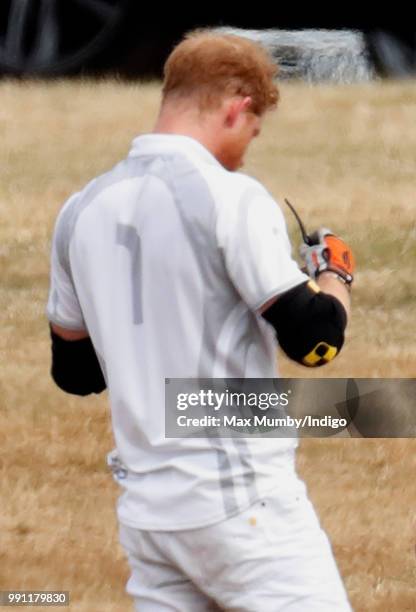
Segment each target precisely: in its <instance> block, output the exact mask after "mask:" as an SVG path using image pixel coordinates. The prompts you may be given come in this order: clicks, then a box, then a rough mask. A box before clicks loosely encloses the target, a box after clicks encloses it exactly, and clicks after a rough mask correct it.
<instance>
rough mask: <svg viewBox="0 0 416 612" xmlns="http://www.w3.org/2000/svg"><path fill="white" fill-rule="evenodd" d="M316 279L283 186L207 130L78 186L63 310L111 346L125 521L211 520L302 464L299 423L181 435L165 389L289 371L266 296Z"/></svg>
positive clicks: (163, 141)
mask: <svg viewBox="0 0 416 612" xmlns="http://www.w3.org/2000/svg"><path fill="white" fill-rule="evenodd" d="M305 280H308V277H307V276H305V275H304V274H303V273H302V272H301V271H300V269H299V267H298V265H297V264H296V262H295V261H294V260H293V259H292V257H291V249H290V243H289V239H288V235H287V230H286V225H285V221H284V218H283V215H282V212H281V210H280V208H279V207H278V205H277V204H276V202H275V201H274V200H273V198H272V197H271V196H270V194H269V193H268V192H267V191H266V190H265V189H264V187H262V185H260V184H259V183H258V182H257V181H256V180H254V179H252V178H250V177H248V176H246V175H244V174H241V173H237V172H229V171H227V170H225V169H224V168H223V167H222V166H221V164H220V163H219V162H218V161H217V160H216V159H215V158H214V157H213V156H212V155H211V153H210V152H209V151H207V150H206V149H205V148H204V147H203V146H202V145H201V144H200V143H198V142H197V141H195V140H193V139H192V138H189V137H185V136H178V135H164V134H149V135H144V136H140V137H138V138H136V139H135V140H134V142H133V146H132V149H131V151H130V153H129V155H128V157H127V158H126V159H125V160H123V161H122V162H120V163H119V164H118V165H117V166H115V168H113V169H112V170H111V171H109V172H108V173H106V174H104V175H102V176H100V177H98V178H97V179H95V180H93V181H92V182H91V183H89V185H87V186H86V187H85V189H83V190H82V191H81V192H80V193H77V194H75V195H74V196H72V197H71V198H70V199H69V200H68V202H67V203H66V204H65V206H64V207H63V208H62V210H61V212H60V214H59V217H58V219H57V223H56V227H55V232H54V237H53V247H52V273H51V288H50V296H49V301H48V307H47V312H48V317H49V319H50V321H52V322H54V323H56V324H58V325H60V326H62V327H65V328H68V329H82V328H86V329H87V330H88V332H89V334H90V336H91V339H92V342H93V344H94V347H95V350H96V352H97V355H98V358H99V360H100V363H101V366H102V369H103V372H104V376H105V379H106V381H107V385H108V390H109V397H110V403H111V411H112V423H113V429H114V438H115V443H116V451H115V452H114V453H112V454H111V455H110V459H111V460H112V461H113V463H116V464H118V465H120V466H121V467H122V469H120V471H119V472H118V475H119V481H120V484H121V485H122V486H123V487H124V488H125V493H124V494H123V495H122V496H121V498H120V501H119V505H118V513H119V518H120V520H121V521H122V522H124V523H126V524H127V525H130V526H133V527H138V528H142V529H163V530H176V529H186V528H193V527H199V526H203V525H208V524H211V523H214V522H216V521H219V520H222V519H223V518H225V517H229V516H232V515H234V514H236V513H237V512H239V511H241V510H243V509H244V508H246V507H247V506H248V505H249V504H251V503H253V501H255V500H256V499H257V498H258V497H259V496H260V495H262V494H263V493H265V492H267V491H269V490H271V489H273V488H275V487H277V486H278V485H279V477H280V476H279V474H281V473H282V470H285V469H293V460H294V448H295V446H296V442H295V440H291V439H247V440H246V439H219V440H215V441H213V440H212V439H204V438H199V439H190V438H182V439H168V438H166V437H165V429H164V427H165V414H164V410H165V404H164V391H165V378H212V377H217V378H245V377H250V378H264V377H266V378H273V377H276V375H277V369H276V368H277V364H276V339H275V333H274V330H273V329H272V327H271V326H270V325H269V324H268V323H266V322H265V321H264V320H263V319H262V318H261V317H260V316H259V315H258V314H256V309H258V308H259V307H260V306H261V305H262V304H263V303H265V302H266V301H267V300H268V299H269V298H270V297H272V296H275V295H278V294H280V293H283V292H285V291H287V290H288V289H290V288H292V287H294V286H296V285H298V284H300V283H302V282H304V281H305Z"/></svg>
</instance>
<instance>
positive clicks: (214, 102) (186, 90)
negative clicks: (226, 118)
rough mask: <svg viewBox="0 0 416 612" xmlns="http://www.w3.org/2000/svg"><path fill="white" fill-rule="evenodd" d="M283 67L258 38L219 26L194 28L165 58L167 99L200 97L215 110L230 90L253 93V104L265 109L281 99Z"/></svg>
mask: <svg viewBox="0 0 416 612" xmlns="http://www.w3.org/2000/svg"><path fill="white" fill-rule="evenodd" d="M277 70H278V69H277V66H276V64H275V63H274V62H273V60H272V58H271V56H270V55H269V53H268V52H267V51H266V49H264V48H263V47H262V46H261V45H259V44H257V43H254V42H252V41H250V40H247V39H245V38H241V37H240V36H234V35H231V34H219V33H216V32H214V31H207V30H199V31H195V32H191V33H190V34H188V35H187V36H186V37H185V38H184V40H182V42H180V43H179V44H178V45H177V47H175V49H174V50H173V51H172V53H171V55H170V56H169V58H168V60H167V62H166V64H165V68H164V84H163V100H164V101H165V100H167V99H170V98H172V97H175V98H179V99H182V100H185V99H188V98H192V99H195V98H196V99H197V102H198V105H199V107H200V109H201V110H203V111H204V110H214V109H215V108H217V107H218V106H220V105H221V102H222V100H223V99H224V98H226V97H228V96H242V97H246V96H250V97H251V98H252V106H251V109H250V110H251V111H252V112H254V113H255V114H256V115H262V114H263V113H264V112H265V111H267V110H269V109H271V108H274V107H275V106H276V105H277V102H278V100H279V91H278V88H277V85H276V83H275V81H274V78H275V76H276V74H277Z"/></svg>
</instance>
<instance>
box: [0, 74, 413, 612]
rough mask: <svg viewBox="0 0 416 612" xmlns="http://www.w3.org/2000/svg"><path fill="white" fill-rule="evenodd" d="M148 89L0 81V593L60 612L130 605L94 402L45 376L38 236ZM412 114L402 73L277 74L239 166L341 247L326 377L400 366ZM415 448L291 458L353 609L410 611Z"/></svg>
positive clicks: (409, 242) (408, 262) (142, 124)
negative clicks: (344, 78)
mask: <svg viewBox="0 0 416 612" xmlns="http://www.w3.org/2000/svg"><path fill="white" fill-rule="evenodd" d="M158 95H159V86H158V85H157V84H154V85H146V86H141V87H138V86H133V85H125V84H123V85H122V84H118V83H105V82H103V83H80V82H71V83H66V82H57V83H48V84H43V83H33V84H28V83H20V84H19V83H9V82H3V83H1V84H0V99H1V105H0V137H1V143H2V146H1V159H0V172H1V181H0V270H1V287H0V320H1V330H2V333H1V335H0V364H1V378H0V445H1V455H0V473H1V499H2V512H1V516H0V589H48V588H50V589H65V590H70V591H71V596H72V603H71V606H70V608H71V609H73V610H85V611H88V612H92V611H97V612H98V611H104V610H106V611H107V610H108V611H112V610H114V611H117V612H118V611H124V610H129V609H131V604H130V602H129V599H128V598H127V597H126V595H125V594H124V582H125V580H126V578H127V575H128V569H127V566H126V563H125V561H124V559H123V556H122V552H121V550H120V548H119V547H118V544H117V531H116V520H115V512H114V502H115V499H116V496H117V489H116V487H115V485H113V483H112V480H111V478H110V477H109V475H108V474H107V470H106V467H105V461H104V455H105V452H106V451H107V450H109V449H110V448H111V447H112V438H111V433H110V426H109V411H108V408H107V403H106V398H105V397H100V398H94V399H77V398H72V397H69V396H66V395H64V394H63V393H61V392H60V391H59V390H57V389H56V388H54V386H53V384H52V383H51V381H50V379H49V376H48V368H49V343H48V335H47V326H46V323H45V319H44V314H43V313H44V305H45V300H46V295H47V286H48V252H49V240H50V235H51V231H52V224H53V221H54V218H55V216H56V213H57V211H58V209H59V207H60V206H61V204H62V202H63V200H64V199H65V198H66V197H67V196H68V195H69V194H70V193H71V192H72V191H74V190H76V189H77V188H79V187H81V186H82V185H83V184H84V183H85V182H86V181H87V180H88V179H89V178H91V177H92V176H93V175H95V174H97V173H98V172H101V171H103V170H105V169H107V168H108V167H109V166H111V165H112V164H113V163H115V162H116V161H117V160H118V159H119V158H120V157H121V156H123V155H124V154H125V153H126V152H127V148H128V146H129V143H130V140H131V139H132V138H133V137H134V136H135V135H136V134H137V133H138V132H143V131H147V130H149V128H150V127H151V125H152V122H153V120H154V118H155V116H156V112H157V105H158ZM415 109H416V84H414V83H396V84H388V83H386V84H373V85H365V86H349V87H336V88H335V87H320V88H309V87H306V86H304V85H301V84H292V85H285V86H284V88H283V102H282V105H281V107H280V110H279V111H278V113H277V114H276V115H275V116H273V117H270V118H269V120H268V122H267V126H266V128H265V129H264V134H263V137H261V138H260V139H258V141H256V143H255V144H254V145H253V148H252V151H251V153H250V156H249V158H248V164H247V171H248V172H249V173H251V174H254V175H255V176H257V177H258V178H259V179H261V180H262V181H264V183H265V184H266V185H267V186H268V187H269V189H270V190H271V191H272V192H273V194H274V195H275V196H276V197H278V198H282V197H284V196H286V197H289V199H291V200H292V201H293V203H295V204H296V206H297V208H298V209H299V211H300V212H301V213H302V215H303V217H304V219H305V222H306V224H307V226H308V228H310V229H313V228H314V227H316V226H317V225H319V224H322V223H325V224H326V225H328V226H329V227H333V228H334V229H335V230H336V231H339V232H340V233H341V234H342V235H343V236H345V237H346V238H347V239H348V240H349V241H350V243H351V244H352V245H353V248H354V251H355V252H356V254H357V259H358V273H357V280H356V288H355V291H354V317H353V321H352V324H351V326H350V329H349V333H348V341H347V345H346V347H345V349H344V351H343V355H342V357H340V358H339V359H337V360H336V361H335V362H334V363H333V364H332V365H330V366H328V367H327V368H326V371H325V375H326V376H341V377H350V376H361V377H372V376H379V377H396V376H397V377H406V376H408V377H414V376H415V372H416V334H415V328H416V324H415V315H416V311H415V304H416V300H415V288H414V287H415V285H414V281H413V275H414V269H415V266H416V224H415V213H414V211H415V199H414V198H415V196H414V177H415V174H416V164H415V157H414V151H415V150H416V131H415V130H414V124H415V120H416V110H415ZM287 218H288V220H289V224H290V229H291V232H292V236H293V237H294V238H295V240H297V229H296V228H295V225H294V223H293V221H292V219H291V218H290V215H287ZM282 369H283V373H284V374H285V375H286V376H302V375H303V376H304V375H305V372H304V371H303V370H301V369H300V368H298V367H296V366H295V365H293V364H290V363H289V362H287V361H283V365H282ZM308 373H309V372H308ZM319 374H321V372H319ZM414 448H415V447H414V443H413V441H412V440H388V441H387V440H345V439H344V440H341V439H338V440H307V441H306V440H305V441H303V443H302V445H301V450H300V453H299V468H300V471H301V473H302V474H303V475H304V477H305V478H306V480H307V482H308V484H309V487H310V491H311V496H312V498H313V500H314V502H315V503H316V506H317V507H318V510H319V513H320V516H321V517H322V522H323V523H324V525H325V527H326V528H327V530H328V532H329V534H330V536H331V539H332V542H333V545H334V550H335V553H336V556H337V559H338V562H339V565H340V568H341V570H342V573H343V575H344V577H345V581H346V585H347V588H348V591H349V593H350V596H351V600H352V603H353V605H354V608H355V609H356V610H360V611H367V610H371V611H374V612H375V611H380V612H381V611H383V612H384V611H390V610H391V611H395V612H396V611H405V610H409V611H410V610H414V609H415V601H416V587H415V584H416V582H415V537H414V525H413V522H412V521H413V514H412V513H413V508H414V506H415V502H416V492H415V489H414V485H413V483H414V473H415V467H416V465H415V463H416V459H415V455H414V453H413V451H414Z"/></svg>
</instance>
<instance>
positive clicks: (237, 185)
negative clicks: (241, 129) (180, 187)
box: [199, 164, 276, 208]
mask: <svg viewBox="0 0 416 612" xmlns="http://www.w3.org/2000/svg"><path fill="white" fill-rule="evenodd" d="M199 170H200V172H201V174H202V175H203V177H204V179H205V180H206V182H207V184H208V187H209V189H210V191H211V193H212V195H213V196H214V199H215V201H216V203H217V205H218V206H221V207H224V206H225V207H227V208H228V207H230V206H231V207H234V206H239V204H240V203H241V202H244V201H250V200H256V199H263V200H267V201H269V202H272V203H274V204H276V202H275V200H274V199H273V196H272V195H271V194H270V193H269V192H268V190H267V189H266V187H265V186H264V185H262V183H260V181H258V180H257V179H255V178H253V177H252V176H249V175H247V174H244V173H243V172H230V171H228V170H226V169H225V168H223V167H221V166H214V165H208V164H206V165H205V164H204V166H203V167H200V168H199Z"/></svg>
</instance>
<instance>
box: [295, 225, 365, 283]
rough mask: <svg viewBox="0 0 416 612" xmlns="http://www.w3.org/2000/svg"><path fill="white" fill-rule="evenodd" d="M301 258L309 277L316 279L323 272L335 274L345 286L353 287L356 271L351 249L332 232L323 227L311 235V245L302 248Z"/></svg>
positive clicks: (303, 245)
mask: <svg viewBox="0 0 416 612" xmlns="http://www.w3.org/2000/svg"><path fill="white" fill-rule="evenodd" d="M300 256H301V257H302V259H303V261H304V262H305V266H306V271H307V273H308V274H309V276H310V277H311V278H313V279H316V278H317V277H318V276H319V275H320V274H321V273H322V272H334V273H335V274H337V275H338V276H339V277H340V280H342V281H343V282H344V283H345V284H347V285H351V283H352V281H353V278H354V277H353V275H352V274H353V272H354V269H355V261H354V256H353V254H352V251H351V249H350V247H349V246H348V245H347V244H345V242H344V241H343V240H341V238H338V236H335V234H333V233H332V232H331V230H329V229H327V228H325V227H323V228H321V229H319V230H318V231H316V232H314V233H313V234H312V235H311V244H309V245H308V244H305V243H303V244H302V245H301V246H300Z"/></svg>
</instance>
